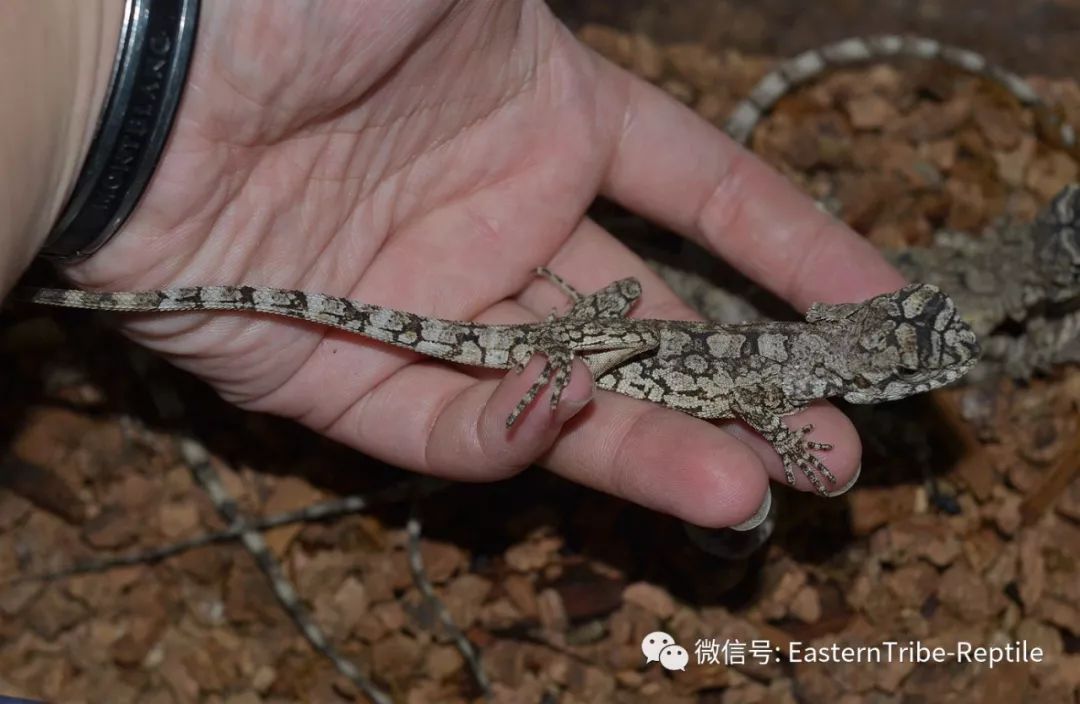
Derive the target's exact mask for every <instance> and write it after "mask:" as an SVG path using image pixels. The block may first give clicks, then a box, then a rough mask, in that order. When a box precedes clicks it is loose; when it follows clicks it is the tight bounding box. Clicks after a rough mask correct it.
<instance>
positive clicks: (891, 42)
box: [724, 34, 1077, 150]
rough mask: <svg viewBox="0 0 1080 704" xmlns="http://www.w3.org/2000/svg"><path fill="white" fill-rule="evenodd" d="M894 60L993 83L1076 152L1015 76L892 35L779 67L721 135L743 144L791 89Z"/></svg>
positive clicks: (970, 54) (937, 45) (831, 47)
mask: <svg viewBox="0 0 1080 704" xmlns="http://www.w3.org/2000/svg"><path fill="white" fill-rule="evenodd" d="M895 57H909V58H915V59H924V60H929V61H940V62H942V63H945V64H947V65H949V66H953V67H955V68H958V69H960V70H961V71H965V72H967V73H971V74H974V75H976V76H981V77H983V78H986V79H988V80H990V81H992V82H994V83H996V84H997V85H999V86H1001V87H1002V88H1004V89H1005V90H1006V91H1008V92H1009V93H1010V94H1011V95H1013V96H1014V97H1015V98H1016V99H1017V100H1019V101H1020V103H1021V104H1023V105H1025V106H1027V107H1030V108H1032V109H1034V110H1035V111H1036V113H1037V117H1038V118H1039V119H1040V121H1041V122H1042V123H1043V125H1044V128H1045V129H1046V130H1047V131H1048V133H1049V135H1050V137H1051V138H1052V139H1054V140H1056V141H1058V142H1060V145H1061V146H1063V147H1065V148H1066V149H1069V150H1073V149H1075V148H1076V142H1077V137H1076V133H1075V131H1074V130H1073V128H1072V126H1070V125H1069V124H1067V123H1066V122H1065V121H1064V120H1062V119H1061V117H1060V116H1059V115H1056V114H1055V113H1054V112H1053V111H1052V110H1050V108H1049V107H1048V106H1047V105H1046V104H1045V103H1044V102H1043V100H1042V98H1040V97H1039V95H1038V93H1036V92H1035V90H1034V89H1033V88H1032V87H1031V84H1029V83H1028V82H1027V81H1025V80H1024V79H1023V78H1021V77H1020V76H1019V75H1017V74H1015V73H1013V72H1012V71H1009V70H1007V69H1004V68H1002V67H1001V66H998V65H996V64H993V63H991V62H990V60H989V59H987V58H986V57H985V56H983V55H981V54H978V53H976V52H974V51H970V50H968V49H961V48H959V47H954V46H949V45H947V44H942V43H941V42H939V41H937V40H936V39H930V38H927V37H914V36H901V35H897V34H885V35H879V36H873V37H853V38H850V39H843V40H841V41H838V42H835V43H833V44H828V45H826V46H823V47H819V48H817V49H810V50H808V51H804V52H803V53H801V54H799V55H797V56H794V57H792V58H790V59H787V60H786V61H783V62H781V63H780V65H779V66H777V67H776V68H775V69H773V70H772V71H770V72H769V73H767V74H765V77H764V78H762V79H761V80H760V81H758V83H757V85H755V86H754V88H753V89H752V90H751V91H750V95H749V96H748V97H747V98H745V99H743V100H742V101H741V102H739V104H738V105H736V106H735V109H734V110H732V112H731V116H730V117H729V118H728V120H727V122H726V123H725V124H724V131H725V132H727V134H728V136H730V137H731V138H732V139H734V140H735V141H737V142H739V143H740V144H746V143H747V142H748V141H749V139H750V135H751V134H753V132H754V128H755V127H757V124H758V122H760V121H761V118H762V117H764V116H765V115H766V114H767V113H768V112H769V110H771V109H772V107H773V106H774V105H775V104H776V101H778V100H779V99H780V98H782V97H784V96H785V95H787V94H788V93H789V92H790V91H791V90H792V89H793V88H795V87H797V86H799V85H801V84H804V83H807V82H809V81H811V80H814V79H816V78H817V77H819V76H821V75H822V74H824V73H825V72H826V71H828V70H829V69H831V68H833V67H837V66H847V65H851V64H858V63H864V62H867V61H875V60H884V59H891V58H895Z"/></svg>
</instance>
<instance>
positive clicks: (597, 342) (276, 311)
mask: <svg viewBox="0 0 1080 704" xmlns="http://www.w3.org/2000/svg"><path fill="white" fill-rule="evenodd" d="M540 273H541V274H542V275H544V276H547V277H548V278H549V279H550V280H551V281H553V282H554V283H555V284H556V285H557V286H559V287H560V289H562V290H563V291H564V292H565V293H566V294H567V295H568V296H569V297H570V299H571V302H572V307H571V308H570V310H569V311H568V312H567V313H566V314H565V315H562V316H556V315H554V314H553V315H552V316H550V317H549V318H548V319H547V320H545V321H542V322H536V323H523V324H520V325H481V324H477V323H468V322H457V321H449V320H439V319H435V318H427V317H424V316H421V315H416V314H414V313H407V312H405V311H399V310H394V309H390V308H384V307H381V306H374V305H369V304H365V303H360V302H358V301H351V300H347V299H343V298H338V297H335V296H328V295H325V294H318V293H304V292H300V291H288V290H281V289H272V288H259V287H251V286H204V287H192V288H182V289H172V290H163V291H143V292H131V293H95V292H90V291H75V290H62V289H33V290H25V291H23V292H22V293H21V296H20V297H22V298H25V299H27V300H30V301H33V302H35V303H43V304H47V305H56V306H66V307H72V308H88V309H95V310H109V311H127V312H147V313H166V312H189V311H209V310H213V311H254V312H257V313H268V314H272V315H281V316H286V317H290V318H297V319H300V320H305V321H308V322H310V323H315V324H319V325H329V326H331V327H336V328H341V329H343V330H347V331H349V332H353V333H356V334H358V335H362V336H365V337H369V338H372V339H375V340H379V341H381V342H385V343H388V344H392V345H396V346H398V347H404V348H407V349H410V350H414V351H416V352H418V353H420V354H424V355H427V356H430V357H436V358H438V359H443V360H446V361H449V362H456V363H459V364H468V365H474V366H483V367H492V368H496V369H521V368H522V367H524V365H525V364H526V363H527V362H528V361H529V359H530V358H531V357H532V356H533V355H534V354H537V353H540V354H543V355H544V356H545V357H546V358H547V364H546V365H545V367H544V369H543V371H542V372H541V374H540V376H539V378H538V379H537V380H536V382H535V383H534V384H533V385H532V387H531V388H530V389H529V391H528V392H527V393H526V394H525V396H524V398H522V400H521V402H520V403H519V404H518V405H517V407H516V408H515V410H514V411H513V413H511V415H510V417H509V418H508V419H507V425H512V424H513V423H514V422H515V420H516V419H517V418H518V417H519V416H520V414H521V412H522V411H523V410H524V409H525V408H526V407H527V406H528V405H529V404H530V403H531V402H532V401H533V400H534V399H535V397H536V395H537V393H538V392H539V391H540V390H541V389H542V388H543V387H544V386H545V385H547V384H548V383H549V382H550V383H551V384H552V386H553V395H552V405H553V406H554V405H555V404H557V403H558V400H559V394H560V393H561V391H562V390H563V388H565V386H566V384H567V383H568V379H569V373H570V367H571V364H572V362H573V358H574V357H575V356H579V357H581V358H582V359H583V360H584V361H585V363H586V364H588V366H589V368H590V370H591V371H592V373H593V375H594V377H595V378H596V383H597V386H598V387H599V388H601V389H606V390H610V391H615V392H617V393H621V394H624V395H627V396H631V397H633V398H637V399H643V400H647V401H652V402H654V403H659V404H662V405H665V406H668V407H670V408H674V409H676V410H679V411H682V412H684V413H688V414H690V415H694V416H698V417H700V418H740V419H742V420H744V421H746V422H747V423H748V424H750V425H751V426H752V427H754V428H755V429H756V430H758V431H759V432H760V433H762V435H764V436H765V437H766V438H767V439H768V440H769V441H770V442H771V443H772V445H773V447H775V448H776V451H777V452H778V453H779V454H780V456H781V458H782V459H783V461H784V467H785V471H786V474H787V479H788V481H789V482H794V480H795V477H794V471H795V469H796V468H798V469H799V470H801V471H802V472H803V473H804V474H805V475H806V476H807V478H808V479H809V480H810V481H811V483H812V484H813V485H814V487H815V488H816V489H817V490H818V491H819V492H821V493H822V494H827V493H828V489H827V488H826V487H825V483H824V482H823V481H822V478H824V479H825V480H827V481H828V482H830V483H834V482H835V478H834V477H833V475H832V473H831V472H830V471H829V469H828V468H827V467H826V466H825V464H824V463H822V462H821V460H819V459H818V458H817V457H816V456H814V455H813V454H812V453H811V452H810V450H815V449H816V450H826V449H829V447H830V446H829V445H828V444H827V443H823V442H815V441H809V440H806V439H804V437H803V436H804V435H805V434H806V433H807V432H809V430H810V428H808V427H807V428H803V429H801V430H797V431H794V430H790V429H788V428H787V426H786V425H784V424H783V422H782V421H781V420H780V418H781V417H782V416H785V415H789V414H791V413H794V412H796V411H798V410H800V409H801V408H804V407H805V406H806V405H807V404H808V403H810V402H812V401H815V400H818V399H824V398H829V397H833V396H842V397H843V398H845V399H846V400H848V401H850V402H853V403H875V402H878V401H890V400H894V399H898V398H903V397H906V396H910V395H912V394H917V393H922V392H924V391H929V390H930V389H934V388H937V387H939V386H942V385H944V384H948V383H950V382H952V381H955V380H956V379H958V378H960V377H961V376H963V375H964V374H965V373H966V372H967V371H968V370H969V369H971V367H972V366H974V364H975V363H976V361H977V359H978V355H979V348H978V344H977V343H976V339H975V334H974V333H973V332H972V330H971V328H970V327H969V326H968V325H967V324H965V323H964V322H963V321H962V320H961V319H960V317H959V316H958V315H957V314H956V308H955V306H954V305H953V302H952V301H951V300H950V299H949V297H948V296H946V295H944V294H943V293H941V291H939V290H938V289H937V288H936V287H934V286H930V285H912V286H909V287H907V288H904V289H902V290H900V291H897V292H894V293H891V294H886V295H882V296H877V297H876V298H873V299H871V300H869V301H866V302H864V303H854V304H843V305H825V304H821V303H819V304H815V305H814V306H812V307H811V308H810V310H809V312H808V313H807V315H806V321H805V322H800V323H754V324H749V325H735V326H728V325H722V324H718V323H697V322H687V321H674V320H643V319H636V318H628V317H626V316H627V314H628V312H629V311H630V308H631V307H632V306H633V304H634V302H635V301H636V300H637V299H638V297H639V296H640V295H641V285H640V284H639V283H638V282H637V280H635V279H623V280H621V281H617V282H615V283H613V284H611V285H609V286H607V287H605V288H604V289H602V290H600V291H598V292H596V293H593V294H590V295H582V294H580V293H578V292H577V291H575V290H574V289H573V288H572V287H571V286H570V285H569V284H567V283H566V282H564V281H563V280H562V279H560V278H558V277H557V276H555V275H553V274H551V273H550V272H547V271H546V270H540Z"/></svg>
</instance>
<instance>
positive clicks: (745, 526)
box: [731, 487, 772, 532]
mask: <svg viewBox="0 0 1080 704" xmlns="http://www.w3.org/2000/svg"><path fill="white" fill-rule="evenodd" d="M771 508H772V491H771V490H770V489H769V488H768V487H765V500H764V501H762V502H761V506H759V507H758V510H757V511H756V512H754V515H753V516H750V518H748V519H746V520H745V521H743V522H742V523H737V524H736V525H733V526H731V530H737V531H739V532H745V531H748V530H754V529H755V528H757V527H758V526H760V525H761V523H762V521H764V520H765V519H766V518H768V516H769V509H771Z"/></svg>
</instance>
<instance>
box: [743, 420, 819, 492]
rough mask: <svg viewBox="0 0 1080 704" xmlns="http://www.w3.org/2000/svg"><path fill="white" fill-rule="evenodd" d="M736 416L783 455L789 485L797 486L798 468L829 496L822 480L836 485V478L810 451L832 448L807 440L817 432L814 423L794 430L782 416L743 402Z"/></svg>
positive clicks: (785, 475)
mask: <svg viewBox="0 0 1080 704" xmlns="http://www.w3.org/2000/svg"><path fill="white" fill-rule="evenodd" d="M736 414H737V415H738V417H740V418H742V419H743V420H745V421H746V422H747V423H749V424H750V426H751V427H753V428H754V430H756V431H758V432H759V433H761V434H762V435H764V436H765V439H766V440H768V441H769V444H770V445H772V446H773V449H774V450H776V453H777V454H778V455H780V459H781V460H783V462H784V478H785V479H787V483H788V484H791V485H794V484H795V469H796V468H798V469H799V471H801V472H802V473H803V474H804V475H806V478H807V479H808V480H810V484H812V485H813V487H814V488H815V489H816V490H817V492H818V493H819V494H821V495H823V496H828V495H829V491H828V489H826V488H825V484H824V482H822V480H821V478H822V477H824V478H825V480H826V481H828V482H829V483H830V484H836V477H835V476H834V475H833V473H832V471H831V470H830V469H829V468H828V467H827V466H825V463H824V462H822V461H821V460H819V459H818V458H817V457H816V456H815V455H814V454H813V453H811V452H810V451H811V450H824V451H827V450H831V449H832V447H833V446H832V445H830V444H829V443H827V442H818V441H816V440H807V439H806V435H807V434H808V433H810V432H811V431H812V430H813V429H814V426H813V425H812V424H810V423H807V424H806V425H804V426H803V427H801V428H799V429H798V430H792V429H791V428H789V427H787V426H786V425H784V421H782V420H781V419H780V415H779V414H777V413H770V412H762V410H761V409H753V407H752V406H749V405H748V404H746V403H740V404H739V405H738V406H737V407H736Z"/></svg>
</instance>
